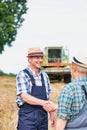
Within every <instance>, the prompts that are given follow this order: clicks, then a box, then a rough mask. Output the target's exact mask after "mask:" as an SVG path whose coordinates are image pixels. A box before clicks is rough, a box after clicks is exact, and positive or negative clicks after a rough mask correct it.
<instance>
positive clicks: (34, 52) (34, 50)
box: [27, 48, 43, 57]
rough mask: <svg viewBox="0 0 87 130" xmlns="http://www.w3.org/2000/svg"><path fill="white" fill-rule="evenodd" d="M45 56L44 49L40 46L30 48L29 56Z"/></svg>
mask: <svg viewBox="0 0 87 130" xmlns="http://www.w3.org/2000/svg"><path fill="white" fill-rule="evenodd" d="M33 56H43V51H42V50H41V49H40V48H29V49H28V55H27V57H33Z"/></svg>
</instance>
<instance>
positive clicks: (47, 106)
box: [43, 101, 58, 112]
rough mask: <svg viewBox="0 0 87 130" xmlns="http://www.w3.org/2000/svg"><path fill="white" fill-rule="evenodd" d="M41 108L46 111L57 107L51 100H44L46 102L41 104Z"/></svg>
mask: <svg viewBox="0 0 87 130" xmlns="http://www.w3.org/2000/svg"><path fill="white" fill-rule="evenodd" d="M43 108H44V109H45V110H46V111H47V112H52V111H55V110H56V109H57V108H58V105H57V104H55V103H53V102H52V101H46V103H45V104H44V105H43Z"/></svg>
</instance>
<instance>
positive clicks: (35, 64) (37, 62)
mask: <svg viewBox="0 0 87 130" xmlns="http://www.w3.org/2000/svg"><path fill="white" fill-rule="evenodd" d="M28 60H29V63H30V66H31V67H32V68H34V69H40V68H41V66H42V63H43V56H32V57H29V59H28Z"/></svg>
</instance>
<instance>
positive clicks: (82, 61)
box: [72, 50, 87, 68]
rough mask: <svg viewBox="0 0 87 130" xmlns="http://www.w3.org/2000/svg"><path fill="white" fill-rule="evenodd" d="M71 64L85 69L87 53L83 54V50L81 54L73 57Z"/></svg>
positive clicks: (86, 66)
mask: <svg viewBox="0 0 87 130" xmlns="http://www.w3.org/2000/svg"><path fill="white" fill-rule="evenodd" d="M72 62H74V63H75V64H77V65H79V66H81V67H83V68H87V52H86V53H85V54H84V50H83V52H79V54H77V55H76V56H74V57H73V59H72Z"/></svg>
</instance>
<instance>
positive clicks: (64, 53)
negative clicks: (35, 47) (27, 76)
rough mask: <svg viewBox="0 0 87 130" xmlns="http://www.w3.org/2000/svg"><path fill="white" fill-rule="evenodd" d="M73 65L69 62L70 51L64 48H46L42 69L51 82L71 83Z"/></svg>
mask: <svg viewBox="0 0 87 130" xmlns="http://www.w3.org/2000/svg"><path fill="white" fill-rule="evenodd" d="M70 67H71V63H70V62H69V50H68V49H64V48H63V46H60V47H58V46H55V47H45V48H44V60H43V65H42V69H44V70H45V72H46V73H47V74H48V75H49V78H50V80H51V82H53V81H55V80H56V81H63V82H65V83H69V82H70V81H71V72H70Z"/></svg>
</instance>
